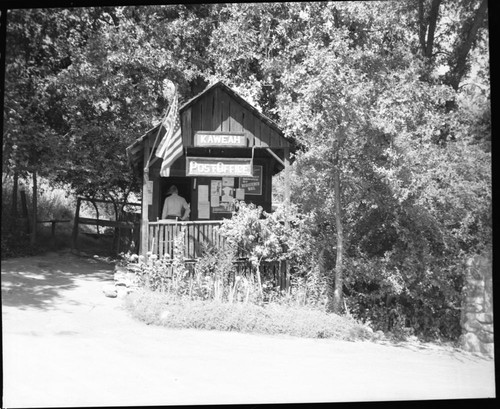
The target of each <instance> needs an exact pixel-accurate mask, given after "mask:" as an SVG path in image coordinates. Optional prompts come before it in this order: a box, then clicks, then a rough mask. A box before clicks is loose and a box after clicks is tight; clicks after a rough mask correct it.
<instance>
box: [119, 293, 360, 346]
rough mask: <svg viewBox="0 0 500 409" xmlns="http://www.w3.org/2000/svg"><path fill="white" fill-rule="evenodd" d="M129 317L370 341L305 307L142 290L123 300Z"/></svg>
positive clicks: (352, 325) (350, 324) (346, 323)
mask: <svg viewBox="0 0 500 409" xmlns="http://www.w3.org/2000/svg"><path fill="white" fill-rule="evenodd" d="M125 306H126V308H127V310H129V311H130V313H131V314H132V316H134V317H135V318H137V319H139V320H141V321H143V322H145V323H147V324H154V325H162V326H166V327H170V328H196V329H205V330H219V331H237V332H246V333H260V334H270V335H280V334H286V335H292V336H298V337H306V338H332V339H336V340H349V341H354V340H358V339H366V338H368V337H369V335H368V332H367V331H366V329H365V328H364V327H363V326H362V325H361V324H359V323H357V322H356V321H354V320H353V319H352V318H348V317H341V316H339V315H336V314H332V313H326V312H323V311H320V310H315V309H311V308H306V307H293V306H286V305H281V304H277V303H269V304H264V305H258V304H253V303H227V302H226V303H223V302H219V301H213V300H211V301H203V300H189V299H187V298H178V297H174V296H171V295H168V294H165V293H159V292H153V291H149V290H145V289H144V290H141V291H138V292H135V293H132V294H129V295H128V296H127V297H126V298H125Z"/></svg>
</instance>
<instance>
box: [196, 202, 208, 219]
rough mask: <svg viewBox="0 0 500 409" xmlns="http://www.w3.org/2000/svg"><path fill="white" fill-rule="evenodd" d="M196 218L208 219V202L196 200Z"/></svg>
mask: <svg viewBox="0 0 500 409" xmlns="http://www.w3.org/2000/svg"><path fill="white" fill-rule="evenodd" d="M198 218H199V219H210V202H208V201H207V202H198Z"/></svg>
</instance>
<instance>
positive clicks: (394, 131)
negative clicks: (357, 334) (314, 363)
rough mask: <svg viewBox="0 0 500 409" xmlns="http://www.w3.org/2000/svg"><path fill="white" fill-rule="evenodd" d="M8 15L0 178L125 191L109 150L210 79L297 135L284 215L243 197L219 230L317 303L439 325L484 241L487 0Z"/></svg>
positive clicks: (120, 147) (421, 328)
mask: <svg viewBox="0 0 500 409" xmlns="http://www.w3.org/2000/svg"><path fill="white" fill-rule="evenodd" d="M7 17H8V18H7V23H8V26H7V47H6V73H5V106H4V124H5V126H4V132H3V136H4V141H3V156H2V160H3V167H2V170H3V174H4V177H13V175H15V174H19V175H21V177H24V176H25V175H26V174H27V173H28V172H33V171H37V172H40V173H43V174H46V175H47V177H49V178H51V180H52V181H53V183H54V184H56V183H69V184H70V185H71V187H72V189H73V191H74V193H77V194H80V195H86V196H89V197H93V196H108V197H111V198H112V199H113V200H118V199H121V200H124V199H126V198H127V196H128V195H129V193H130V192H132V191H135V190H137V187H138V185H137V181H136V180H134V178H133V176H132V173H131V170H130V168H129V166H128V164H127V159H126V157H125V147H126V146H127V145H128V144H130V143H131V142H132V141H133V140H134V139H135V138H136V137H138V136H139V135H140V134H142V133H144V132H145V131H146V130H148V129H149V128H150V127H151V126H152V125H153V124H154V123H155V122H156V121H157V120H158V119H159V118H160V117H161V115H162V113H163V112H164V110H165V108H166V106H167V104H168V101H167V100H168V98H167V95H166V94H165V93H164V89H163V84H164V83H165V81H166V80H171V81H173V82H174V83H176V84H177V85H178V89H179V91H180V93H181V100H187V99H189V98H191V97H192V96H194V95H195V94H196V93H198V92H199V91H201V90H202V89H203V87H204V86H205V85H207V84H208V83H210V82H212V81H215V80H222V81H224V82H225V83H227V84H228V85H229V86H231V87H232V88H233V89H234V90H235V91H236V92H238V93H240V94H241V95H242V96H243V97H244V98H245V99H247V100H248V101H249V102H250V103H252V104H253V105H255V106H256V107H257V108H259V109H260V110H262V111H263V112H264V113H265V114H266V115H268V116H269V117H271V118H272V119H274V120H276V121H277V122H278V123H279V125H280V126H281V127H282V129H283V130H284V131H285V134H286V135H287V136H288V137H290V138H291V139H293V140H294V141H295V142H296V143H297V146H298V150H297V152H296V155H295V161H294V164H293V166H292V169H291V173H292V201H293V203H294V205H296V206H297V208H298V209H299V210H300V211H297V212H295V213H294V214H295V216H293V217H296V216H297V217H298V215H299V214H303V215H306V214H307V215H308V216H307V220H306V219H301V221H300V223H299V225H300V226H302V227H297V228H296V229H295V228H293V226H294V222H293V221H290V226H289V228H288V227H287V228H285V225H284V223H282V221H283V220H281V219H279V217H281V216H279V214H276V216H273V215H266V216H265V217H261V216H264V215H263V214H261V213H259V210H258V209H250V208H244V210H242V212H241V213H240V215H239V216H236V219H235V220H236V221H235V223H236V224H234V225H233V226H232V227H230V226H226V227H225V228H226V229H229V230H230V231H231V232H230V233H231V235H232V236H233V237H234V238H235V241H237V242H238V245H242V246H244V247H245V248H246V250H249V251H251V252H252V255H253V257H252V259H253V260H254V262H255V263H254V264H255V266H257V267H258V264H259V262H260V261H261V260H264V259H269V260H278V261H279V260H280V259H283V257H291V258H290V259H289V260H290V261H292V262H293V264H294V266H295V267H294V268H295V270H294V271H295V273H296V274H295V277H297V278H300V277H304V276H305V275H306V274H308V271H309V272H310V271H313V270H314V269H315V268H316V269H318V271H319V273H321V274H320V275H321V276H322V277H329V280H328V282H329V284H328V288H327V293H328V294H329V296H330V303H329V305H330V307H329V308H331V309H334V310H336V311H340V310H341V309H343V308H345V307H347V309H348V310H349V311H350V312H351V313H352V314H354V315H355V316H357V317H358V318H361V319H364V320H367V321H370V322H371V323H372V325H373V326H374V327H376V328H380V329H386V330H393V331H410V330H408V328H410V327H411V328H412V330H413V331H415V332H416V333H417V334H422V335H428V336H446V337H450V338H454V337H456V336H457V335H458V332H459V325H458V322H459V315H460V302H461V288H462V277H463V263H464V261H465V260H466V259H467V258H468V257H470V256H471V255H473V254H476V253H481V252H488V251H490V249H491V169H490V166H491V153H490V141H491V127H490V121H491V110H490V93H489V54H488V31H487V24H488V14H487V2H486V0H459V1H452V0H407V1H398V2H293V3H281V2H278V3H255V4H251V3H248V4H237V3H227V4H210V5H209V4H207V5H166V6H147V7H100V8H88V9H87V8H75V9H50V10H43V9H33V10H28V9H23V10H10V11H9V13H8V16H7ZM238 218H240V219H241V218H246V219H245V220H243V219H241V220H240V219H238ZM299 225H297V226H299ZM239 229H240V230H239ZM248 229H250V230H252V229H255V232H256V234H253V233H251V232H250V230H248ZM287 229H288V230H287ZM301 229H302V230H301ZM229 230H228V232H229ZM298 232H300V234H298ZM252 237H253V238H252ZM2 243H3V242H2ZM294 246H295V247H294ZM285 249H286V250H287V251H284V250H285ZM301 251H302V253H301ZM207 268H208V267H207ZM315 274H316V273H315ZM315 277H319V276H315ZM261 284H262V283H261ZM342 296H345V300H344V301H345V302H343V300H342ZM405 328H406V329H405Z"/></svg>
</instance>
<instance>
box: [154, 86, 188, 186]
mask: <svg viewBox="0 0 500 409" xmlns="http://www.w3.org/2000/svg"><path fill="white" fill-rule="evenodd" d="M178 111H179V97H178V95H177V92H176V93H175V95H174V100H173V101H172V105H171V106H170V112H169V113H168V115H167V117H166V118H165V119H164V121H163V122H162V124H161V126H163V127H164V128H165V134H164V135H163V139H162V140H161V142H160V144H159V145H158V149H157V150H156V156H158V157H159V158H161V159H163V162H162V164H161V169H160V176H162V177H169V176H170V167H171V166H172V164H173V163H174V162H175V160H176V159H177V158H178V157H180V156H182V137H181V121H180V118H179V112H178Z"/></svg>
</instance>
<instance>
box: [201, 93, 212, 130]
mask: <svg viewBox="0 0 500 409" xmlns="http://www.w3.org/2000/svg"><path fill="white" fill-rule="evenodd" d="M201 110H202V111H201V115H202V116H201V126H202V128H201V129H202V130H203V131H211V130H212V93H208V94H206V95H204V96H203V98H202V99H201Z"/></svg>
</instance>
